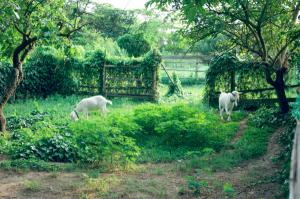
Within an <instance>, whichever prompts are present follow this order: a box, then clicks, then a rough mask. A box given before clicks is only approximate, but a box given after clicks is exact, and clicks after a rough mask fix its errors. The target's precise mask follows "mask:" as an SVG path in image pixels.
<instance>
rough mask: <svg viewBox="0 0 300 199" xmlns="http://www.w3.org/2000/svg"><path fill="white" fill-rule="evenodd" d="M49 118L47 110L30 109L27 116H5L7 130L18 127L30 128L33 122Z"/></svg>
mask: <svg viewBox="0 0 300 199" xmlns="http://www.w3.org/2000/svg"><path fill="white" fill-rule="evenodd" d="M46 118H49V114H48V113H47V112H39V111H32V112H31V113H30V115H27V116H23V117H22V116H10V117H8V118H7V128H8V130H11V131H12V130H16V129H20V128H30V127H31V126H32V125H33V124H35V123H37V122H39V121H43V120H45V119H46Z"/></svg>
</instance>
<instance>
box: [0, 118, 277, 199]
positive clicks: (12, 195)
mask: <svg viewBox="0 0 300 199" xmlns="http://www.w3.org/2000/svg"><path fill="white" fill-rule="evenodd" d="M246 127H247V120H246V119H245V120H243V121H241V123H240V128H239V130H238V132H237V134H236V136H235V138H234V139H233V141H232V143H235V142H236V141H237V140H238V139H239V138H240V137H241V135H242V134H243V132H244V130H245V129H246ZM281 131H282V129H278V130H277V131H276V132H274V134H273V135H272V137H271V138H270V141H269V145H268V150H267V153H266V154H265V155H264V156H262V157H260V158H258V159H253V160H249V161H246V162H244V163H242V164H241V165H239V167H235V168H232V169H231V170H230V171H226V172H225V171H223V172H212V171H202V170H199V171H193V172H192V174H187V172H186V171H184V170H185V169H186V168H181V166H182V164H181V162H180V161H176V162H173V163H169V164H144V165H139V166H138V168H136V169H134V170H133V171H131V172H113V173H105V174H102V173H99V174H96V175H95V174H83V173H47V172H19V173H16V172H8V171H1V170H0V199H29V198H30V199H58V198H59V199H71V198H72V199H73V198H74V199H76V198H91V199H92V198H109V199H114V198H115V199H117V198H118V199H119V198H123V199H140V198H143V199H148V198H149V199H152V198H184V199H187V198H210V199H214V198H216V199H220V198H221V199H222V198H247V199H251V198H253V199H254V198H255V199H256V198H266V199H268V198H270V199H273V198H280V192H279V185H278V184H276V183H273V182H272V181H271V179H272V176H274V174H275V172H276V171H277V169H278V167H277V165H275V164H274V163H273V161H272V158H273V157H274V156H276V155H277V154H278V152H279V151H280V146H279V144H278V141H277V139H278V136H279V134H280V132H281ZM186 175H194V176H196V178H197V179H199V180H201V181H206V182H207V183H208V185H207V186H206V187H204V188H201V193H200V194H199V195H194V194H192V193H191V192H186V189H187V187H188V185H187V180H186ZM225 183H229V184H231V185H232V187H233V189H234V191H233V192H231V193H224V184H225Z"/></svg>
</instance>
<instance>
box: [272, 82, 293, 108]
mask: <svg viewBox="0 0 300 199" xmlns="http://www.w3.org/2000/svg"><path fill="white" fill-rule="evenodd" d="M274 88H275V91H276V95H277V98H278V103H279V107H280V111H281V113H287V112H289V109H290V108H289V103H288V100H287V98H286V95H285V89H284V85H276V86H274Z"/></svg>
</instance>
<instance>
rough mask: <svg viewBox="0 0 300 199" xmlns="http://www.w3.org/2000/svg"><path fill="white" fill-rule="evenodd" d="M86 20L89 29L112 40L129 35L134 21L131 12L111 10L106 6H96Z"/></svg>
mask: <svg viewBox="0 0 300 199" xmlns="http://www.w3.org/2000/svg"><path fill="white" fill-rule="evenodd" d="M87 18H88V19H87V20H88V21H89V22H90V25H89V27H90V28H92V29H94V30H96V31H97V32H99V33H102V34H103V36H105V37H109V38H113V39H117V38H118V37H120V36H122V35H124V34H126V33H129V31H130V28H131V26H132V25H133V24H134V23H135V21H136V16H135V15H134V13H133V12H131V11H127V10H120V9H117V8H113V7H112V6H111V5H108V4H96V7H95V9H94V10H93V13H92V15H90V16H88V17H87Z"/></svg>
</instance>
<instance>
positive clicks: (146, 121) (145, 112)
mask: <svg viewBox="0 0 300 199" xmlns="http://www.w3.org/2000/svg"><path fill="white" fill-rule="evenodd" d="M169 110H170V108H169V107H167V106H157V105H154V104H151V105H150V104H147V105H142V106H139V107H138V108H136V109H135V110H134V121H135V122H136V123H137V124H138V125H140V126H141V128H142V130H143V132H144V133H146V134H155V133H156V131H155V127H156V126H157V125H158V124H159V123H160V122H162V121H166V120H167V119H168V118H167V115H168V112H169Z"/></svg>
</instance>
